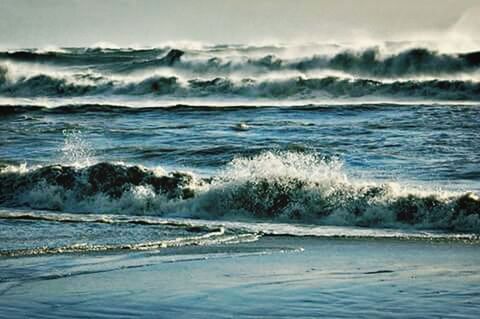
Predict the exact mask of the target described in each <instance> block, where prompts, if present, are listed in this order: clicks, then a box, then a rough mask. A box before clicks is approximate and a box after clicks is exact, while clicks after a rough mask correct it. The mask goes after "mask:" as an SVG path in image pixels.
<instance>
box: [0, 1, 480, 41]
mask: <svg viewBox="0 0 480 319" xmlns="http://www.w3.org/2000/svg"><path fill="white" fill-rule="evenodd" d="M479 16H480V1H478V0H402V1H398V0H382V1H379V0H335V1H334V0H163V1H162V0H102V1H99V0H42V1H37V0H0V46H1V47H12V48H13V47H24V48H27V47H28V48H33V47H46V46H50V45H51V46H87V45H95V44H98V43H108V44H115V45H118V46H132V45H143V46H154V45H158V44H161V43H165V42H176V41H198V42H204V43H272V42H274V43H276V42H281V43H288V42H302V41H309V42H321V41H354V40H356V39H363V38H371V39H378V40H393V41H394V40H409V39H411V38H432V39H441V38H442V37H444V36H447V38H446V39H447V40H446V41H450V40H451V39H454V40H456V39H459V38H462V39H463V40H465V39H467V40H469V39H472V41H477V40H478V38H479V35H478V33H479V32H478V30H480V22H479V21H477V20H480V19H478V17H479Z"/></svg>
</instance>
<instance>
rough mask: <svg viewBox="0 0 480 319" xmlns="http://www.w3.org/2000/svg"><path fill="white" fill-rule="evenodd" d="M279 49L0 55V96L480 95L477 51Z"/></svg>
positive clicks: (88, 50)
mask: <svg viewBox="0 0 480 319" xmlns="http://www.w3.org/2000/svg"><path fill="white" fill-rule="evenodd" d="M288 50H289V48H281V47H280V48H279V47H260V48H255V47H241V46H224V47H205V48H202V49H183V50H179V49H172V48H158V49H142V50H140V49H138V50H134V49H92V48H77V49H62V50H59V51H53V52H36V51H32V50H30V51H29V50H25V51H14V52H0V95H3V96H7V97H76V96H98V95H119V96H144V95H149V96H150V95H151V96H155V97H162V98H165V97H170V98H201V97H229V98H231V97H250V98H272V99H284V98H295V99H306V98H318V97H324V98H329V97H330V98H338V97H365V96H376V97H393V98H412V97H417V98H430V99H440V100H467V101H468V100H470V101H477V100H479V99H480V81H479V79H480V75H479V74H480V52H471V53H459V54H452V53H448V54H447V53H440V52H437V51H433V50H430V49H426V48H408V49H404V50H402V51H399V52H396V51H394V52H383V51H382V50H380V49H379V48H367V49H363V50H362V49H360V50H351V49H345V48H335V49H334V50H333V51H332V49H331V48H330V49H328V50H326V49H325V48H316V49H315V50H310V51H308V55H306V56H302V55H300V56H298V54H299V52H302V51H301V50H297V51H295V53H296V54H293V55H292V53H289V51H288ZM317 50H319V51H317ZM322 50H323V51H322ZM304 55H305V54H304Z"/></svg>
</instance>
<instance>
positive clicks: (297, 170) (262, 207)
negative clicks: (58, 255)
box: [0, 152, 480, 234]
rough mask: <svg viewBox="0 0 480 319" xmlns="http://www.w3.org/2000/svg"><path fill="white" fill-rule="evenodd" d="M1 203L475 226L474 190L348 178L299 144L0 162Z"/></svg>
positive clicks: (478, 229) (479, 202)
mask: <svg viewBox="0 0 480 319" xmlns="http://www.w3.org/2000/svg"><path fill="white" fill-rule="evenodd" d="M0 194H1V196H0V204H1V205H2V206H4V207H30V208H34V209H49V210H56V211H64V212H94V213H99V214H105V213H115V214H130V215H155V216H163V217H184V218H203V219H223V220H242V219H247V220H255V221H277V222H289V223H290V222H294V223H308V224H316V225H337V226H364V227H392V228H417V229H436V230H447V231H465V232H474V233H477V234H478V233H480V199H479V198H478V196H477V195H475V194H473V193H465V194H447V193H445V194H443V193H440V192H433V191H432V192H427V191H419V190H416V189H415V188H414V187H408V185H403V186H402V185H399V184H394V183H374V182H365V181H355V180H350V179H348V178H347V176H345V173H344V171H343V170H342V165H341V163H340V162H338V161H335V160H331V161H327V160H325V159H322V158H319V157H317V156H315V155H311V154H300V153H271V152H267V153H263V154H261V155H258V156H255V157H252V158H238V159H235V160H234V161H233V162H231V163H230V164H229V165H228V166H227V167H226V168H225V169H223V170H222V171H221V172H220V173H219V174H217V175H216V176H213V177H210V178H199V177H196V176H194V175H193V174H188V173H180V172H172V173H168V174H167V173H162V172H161V171H159V170H149V169H146V168H143V167H139V166H127V165H122V164H114V163H98V164H94V165H91V166H86V167H73V166H62V165H52V166H44V167H40V168H33V169H27V168H20V167H12V166H4V167H3V169H2V170H1V173H0Z"/></svg>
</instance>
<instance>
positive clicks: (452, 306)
mask: <svg viewBox="0 0 480 319" xmlns="http://www.w3.org/2000/svg"><path fill="white" fill-rule="evenodd" d="M479 262H480V251H479V250H478V244H464V243H461V242H455V241H450V242H437V241H405V240H395V239H385V240H381V241H377V240H371V241H363V240H362V241H358V240H356V239H338V238H335V239H333V238H330V239H327V238H312V237H285V236H265V237H262V238H260V239H259V240H258V241H256V242H251V243H241V244H236V245H214V246H205V247H182V248H175V249H166V250H158V251H148V252H135V253H131V252H130V253H126V254H94V255H89V254H87V255H82V254H70V255H69V254H66V255H55V256H40V257H24V258H2V266H1V268H2V273H3V277H5V276H7V277H8V276H10V279H9V280H5V279H2V281H3V286H4V289H2V292H1V295H2V298H0V316H4V317H8V318H17V317H18V318H19V317H25V316H27V317H30V318H43V317H49V318H56V317H71V318H84V317H91V316H98V317H104V318H129V317H160V318H163V317H165V318H168V317H171V316H175V317H178V318H188V317H195V318H207V317H208V318H232V317H235V318H237V317H240V318H260V317H262V318H265V317H282V316H283V317H293V316H295V317H300V318H310V317H343V318H368V317H372V316H375V317H399V318H400V317H401V318H418V317H424V318H427V317H428V318H430V317H435V318H436V317H443V318H456V317H459V315H460V314H461V315H462V318H475V317H476V315H477V314H478V306H477V304H478V302H477V301H478V296H480V288H479V287H480V272H479V271H478V264H479ZM28 276H30V278H27V277H28ZM22 277H23V279H22ZM476 300H477V301H476Z"/></svg>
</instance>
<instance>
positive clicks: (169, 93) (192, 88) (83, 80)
mask: <svg viewBox="0 0 480 319" xmlns="http://www.w3.org/2000/svg"><path fill="white" fill-rule="evenodd" d="M3 74H5V72H3ZM0 94H1V95H3V96H8V97H77V96H96V95H119V96H123V95H125V96H145V95H148V96H157V97H168V98H204V97H214V98H222V97H223V98H242V97H243V98H271V99H283V98H296V99H307V98H318V97H323V98H355V97H393V98H403V99H407V98H427V99H439V100H465V101H478V100H480V82H472V81H460V80H425V81H421V80H407V81H393V82H382V81H378V80H370V79H348V78H347V79H345V78H340V77H335V76H327V77H323V78H304V77H294V78H285V79H272V80H260V81H259V80H256V79H254V78H244V79H241V80H239V81H237V80H235V81H234V80H231V79H229V78H223V77H216V78H213V79H190V80H187V81H183V80H182V79H180V78H178V77H175V76H170V77H165V76H153V77H149V78H146V79H143V80H140V81H139V82H126V81H120V80H114V79H108V78H102V77H100V78H89V77H88V76H85V77H81V76H77V77H76V78H75V79H68V78H65V77H55V76H51V75H45V74H40V75H35V76H33V77H30V78H20V79H17V80H15V81H9V80H7V79H6V78H5V76H3V77H2V69H1V68H0Z"/></svg>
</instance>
